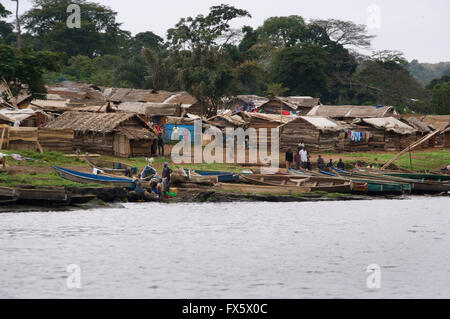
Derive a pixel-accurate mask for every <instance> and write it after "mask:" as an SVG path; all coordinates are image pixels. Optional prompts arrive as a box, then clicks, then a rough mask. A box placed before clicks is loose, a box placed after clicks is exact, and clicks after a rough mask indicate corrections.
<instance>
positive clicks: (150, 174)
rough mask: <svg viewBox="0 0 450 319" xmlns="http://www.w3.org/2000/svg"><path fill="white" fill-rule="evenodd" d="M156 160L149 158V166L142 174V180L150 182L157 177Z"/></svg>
mask: <svg viewBox="0 0 450 319" xmlns="http://www.w3.org/2000/svg"><path fill="white" fill-rule="evenodd" d="M153 163H154V159H153V157H152V158H148V159H147V166H145V167H144V169H143V170H142V173H141V178H142V179H144V180H149V179H151V178H153V177H154V176H156V175H157V172H156V170H155V169H154V168H153Z"/></svg>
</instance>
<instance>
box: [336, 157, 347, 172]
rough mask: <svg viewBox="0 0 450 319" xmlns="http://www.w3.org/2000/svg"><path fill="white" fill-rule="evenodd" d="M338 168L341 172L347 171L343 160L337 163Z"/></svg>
mask: <svg viewBox="0 0 450 319" xmlns="http://www.w3.org/2000/svg"><path fill="white" fill-rule="evenodd" d="M337 168H339V169H340V170H342V171H343V170H345V164H344V162H343V161H342V158H340V159H339V162H338V163H337Z"/></svg>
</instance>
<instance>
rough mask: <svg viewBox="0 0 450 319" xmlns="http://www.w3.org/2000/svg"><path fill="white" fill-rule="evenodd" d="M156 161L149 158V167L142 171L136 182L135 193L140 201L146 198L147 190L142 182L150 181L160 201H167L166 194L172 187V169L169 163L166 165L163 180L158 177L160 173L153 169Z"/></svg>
mask: <svg viewBox="0 0 450 319" xmlns="http://www.w3.org/2000/svg"><path fill="white" fill-rule="evenodd" d="M153 164H154V159H153V158H148V159H147V165H146V166H145V167H144V169H143V170H142V172H141V174H140V176H139V177H138V178H136V179H135V180H134V184H135V185H136V187H135V189H134V192H135V193H136V195H137V196H138V198H139V199H143V198H144V196H145V188H144V187H143V185H142V182H144V181H149V182H150V188H151V190H152V192H154V193H155V194H157V195H158V197H159V199H165V198H166V193H167V192H168V191H169V187H170V174H171V173H172V169H171V168H170V167H169V163H167V162H165V163H164V168H163V171H162V174H161V178H160V177H159V176H158V172H157V171H156V169H155V168H154V167H153Z"/></svg>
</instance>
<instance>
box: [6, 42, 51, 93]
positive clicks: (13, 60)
mask: <svg viewBox="0 0 450 319" xmlns="http://www.w3.org/2000/svg"><path fill="white" fill-rule="evenodd" d="M59 66H60V65H59V55H58V54H56V53H53V52H47V51H41V52H36V51H33V50H31V49H17V48H14V47H11V46H8V45H3V44H0V75H1V76H2V78H3V79H4V80H5V81H6V82H7V83H8V84H9V86H10V88H11V91H12V93H13V95H14V96H17V95H18V94H19V93H20V92H23V91H26V92H29V93H31V94H32V96H33V97H38V98H43V97H44V96H45V93H46V89H45V83H44V77H43V75H44V71H46V70H48V71H57V70H58V68H59Z"/></svg>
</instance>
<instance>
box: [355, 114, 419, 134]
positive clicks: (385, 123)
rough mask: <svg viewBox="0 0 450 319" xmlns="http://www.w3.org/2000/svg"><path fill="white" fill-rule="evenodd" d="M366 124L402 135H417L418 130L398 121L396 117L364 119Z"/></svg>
mask: <svg viewBox="0 0 450 319" xmlns="http://www.w3.org/2000/svg"><path fill="white" fill-rule="evenodd" d="M362 121H363V122H364V123H367V124H369V125H372V126H373V127H376V128H381V129H384V130H386V131H391V132H395V133H398V134H402V135H407V134H412V133H415V132H416V130H415V129H414V128H412V127H411V126H409V125H407V124H405V123H403V122H401V121H399V120H397V119H396V118H395V117H381V118H366V119H362Z"/></svg>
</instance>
